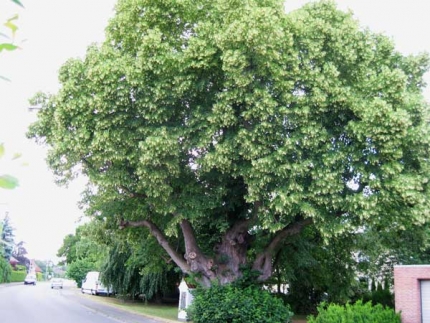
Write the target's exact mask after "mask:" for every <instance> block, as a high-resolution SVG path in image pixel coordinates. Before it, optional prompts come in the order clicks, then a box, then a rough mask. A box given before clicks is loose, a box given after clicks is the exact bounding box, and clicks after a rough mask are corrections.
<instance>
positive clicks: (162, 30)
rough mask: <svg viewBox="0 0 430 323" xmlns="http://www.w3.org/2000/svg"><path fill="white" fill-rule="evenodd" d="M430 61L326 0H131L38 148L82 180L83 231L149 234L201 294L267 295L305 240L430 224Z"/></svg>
mask: <svg viewBox="0 0 430 323" xmlns="http://www.w3.org/2000/svg"><path fill="white" fill-rule="evenodd" d="M428 61H429V60H428V56H427V55H417V56H406V57H405V56H403V55H402V54H400V53H398V52H396V51H395V49H394V45H393V43H392V41H391V40H390V39H388V38H387V37H385V36H383V35H380V34H375V33H373V32H371V31H369V30H367V29H364V28H362V27H361V26H360V25H359V23H358V22H357V21H356V20H355V19H354V18H353V17H352V14H350V13H345V12H342V11H339V10H338V9H337V8H336V6H335V5H334V4H333V3H332V2H326V1H323V2H319V3H313V4H310V5H306V6H304V7H303V8H301V9H299V10H297V11H294V12H290V13H286V12H285V11H284V8H283V5H282V2H281V1H277V0H263V1H261V0H258V1H256V0H247V1H237V0H233V1H225V0H212V1H207V0H197V1H195V0H193V1H189V0H181V1H179V0H151V1H149V0H133V1H132V0H120V1H119V2H118V4H117V7H116V15H115V17H114V18H113V19H112V20H111V21H110V23H109V26H108V27H107V29H106V41H105V42H104V43H103V44H102V45H101V46H96V45H94V46H91V47H90V48H88V51H87V54H86V57H85V58H84V59H70V60H69V61H67V62H66V63H65V64H64V66H63V67H62V68H61V70H60V73H59V79H60V82H61V89H60V90H59V91H58V93H56V94H53V95H48V94H43V93H40V94H38V95H37V96H36V97H35V98H34V99H37V100H38V102H42V106H43V109H42V110H41V111H40V112H39V114H38V121H37V122H36V123H34V124H33V125H32V126H31V127H30V130H29V133H28V136H29V137H31V138H34V139H36V141H38V142H40V143H44V144H46V145H48V147H49V153H48V158H47V161H48V163H49V165H50V167H51V168H52V170H53V172H54V173H55V175H56V176H57V179H58V181H59V182H60V183H67V182H68V181H69V180H72V179H73V178H74V177H76V176H77V175H79V174H80V173H83V174H85V175H86V176H87V177H88V178H89V181H90V184H89V186H88V188H87V190H86V197H85V198H84V200H83V205H85V206H86V212H87V214H89V215H90V216H93V217H96V218H99V219H101V220H103V221H105V222H106V223H108V224H110V226H111V227H118V228H122V229H123V228H127V227H144V228H146V229H147V231H146V233H142V234H147V233H150V234H151V235H152V236H153V237H154V238H155V239H156V240H157V241H158V243H159V244H160V245H161V246H162V247H163V249H164V250H165V252H166V253H167V254H168V255H169V256H170V258H171V259H172V260H173V261H174V262H175V263H176V264H177V265H178V266H179V267H180V268H181V270H182V271H183V272H184V273H188V274H197V276H198V277H199V279H200V281H201V282H202V283H203V284H205V285H209V284H210V283H211V281H213V280H219V281H220V282H221V283H228V282H231V281H234V280H236V279H237V278H239V277H240V276H241V275H242V269H243V267H248V268H251V269H253V270H255V271H257V272H258V273H259V280H261V281H264V280H266V279H267V278H269V277H270V276H271V275H272V273H273V263H274V262H273V260H274V257H275V255H276V254H277V253H278V252H279V251H280V250H281V249H285V248H288V247H289V245H290V244H291V241H292V240H295V238H297V237H301V238H302V239H306V235H303V234H302V232H303V229H304V228H306V227H308V226H313V228H314V229H315V230H316V231H317V232H319V235H320V236H321V237H322V239H323V240H324V241H326V242H328V241H330V239H334V238H339V237H340V236H341V235H342V234H344V233H351V232H357V230H361V229H362V228H369V227H375V228H376V227H377V228H383V230H387V231H390V230H395V231H399V230H407V229H408V228H411V227H417V228H419V227H420V226H421V225H422V224H424V223H425V222H426V221H428V217H429V210H430V208H429V198H428V194H429V187H428V185H429V183H428V181H429V138H430V136H429V127H428V120H429V115H428V112H429V111H428V105H427V103H426V102H425V100H424V99H423V96H422V88H423V86H424V83H423V74H424V73H425V72H426V71H427V68H428ZM139 232H141V231H139ZM293 238H294V239H293Z"/></svg>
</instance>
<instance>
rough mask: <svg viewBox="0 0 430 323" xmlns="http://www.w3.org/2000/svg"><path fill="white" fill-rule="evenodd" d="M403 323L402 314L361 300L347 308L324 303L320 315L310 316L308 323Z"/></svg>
mask: <svg viewBox="0 0 430 323" xmlns="http://www.w3.org/2000/svg"><path fill="white" fill-rule="evenodd" d="M343 322H345V323H347V322H356V323H401V320H400V314H397V313H396V312H395V311H394V310H393V309H391V308H387V307H384V306H382V305H381V304H377V305H375V306H372V303H371V302H367V303H363V302H362V301H361V300H360V301H357V302H356V303H355V304H346V305H345V306H342V305H337V304H329V305H327V304H325V303H322V304H321V305H320V306H318V315H317V316H316V317H315V316H309V317H308V323H343Z"/></svg>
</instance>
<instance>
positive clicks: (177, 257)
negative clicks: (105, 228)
mask: <svg viewBox="0 0 430 323" xmlns="http://www.w3.org/2000/svg"><path fill="white" fill-rule="evenodd" d="M127 227H146V228H148V229H149V231H150V232H151V234H152V235H153V236H154V237H155V238H156V239H157V241H158V243H159V244H160V245H161V247H163V249H164V250H166V252H167V253H168V254H169V256H170V257H171V258H172V259H173V261H174V262H175V263H176V264H177V265H178V266H179V268H181V270H182V271H183V272H184V273H190V272H191V268H190V266H189V265H188V263H187V262H186V261H185V260H184V258H183V257H182V255H181V254H179V253H178V252H176V250H175V249H174V248H173V247H172V246H171V245H170V243H169V241H168V240H167V238H166V236H165V235H164V234H163V232H162V231H161V230H160V229H159V228H158V227H157V226H156V225H155V224H154V223H152V222H151V221H148V220H142V221H124V220H121V222H120V225H119V228H120V229H123V228H127Z"/></svg>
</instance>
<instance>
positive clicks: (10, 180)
mask: <svg viewBox="0 0 430 323" xmlns="http://www.w3.org/2000/svg"><path fill="white" fill-rule="evenodd" d="M18 185H19V184H18V180H17V179H16V178H15V177H13V176H10V175H2V176H0V187H1V188H5V189H9V190H11V189H14V188H15V187H17V186H18Z"/></svg>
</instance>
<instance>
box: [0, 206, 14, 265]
mask: <svg viewBox="0 0 430 323" xmlns="http://www.w3.org/2000/svg"><path fill="white" fill-rule="evenodd" d="M1 240H2V243H3V257H4V258H5V259H6V260H7V261H9V259H10V257H11V256H12V254H13V249H14V246H15V241H14V240H15V234H14V229H13V227H12V225H11V223H10V218H9V215H7V214H6V216H5V217H4V219H3V228H2V232H1Z"/></svg>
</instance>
